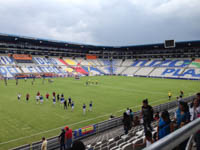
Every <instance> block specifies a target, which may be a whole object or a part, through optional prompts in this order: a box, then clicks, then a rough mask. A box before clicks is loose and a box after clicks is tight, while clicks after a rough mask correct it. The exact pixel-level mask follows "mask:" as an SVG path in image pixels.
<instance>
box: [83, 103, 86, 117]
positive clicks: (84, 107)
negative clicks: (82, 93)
mask: <svg viewBox="0 0 200 150" xmlns="http://www.w3.org/2000/svg"><path fill="white" fill-rule="evenodd" d="M85 112H86V105H85V104H83V115H85Z"/></svg>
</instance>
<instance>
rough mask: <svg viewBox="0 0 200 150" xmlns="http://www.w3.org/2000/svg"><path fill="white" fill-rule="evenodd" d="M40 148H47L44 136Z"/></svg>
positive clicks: (44, 149)
mask: <svg viewBox="0 0 200 150" xmlns="http://www.w3.org/2000/svg"><path fill="white" fill-rule="evenodd" d="M41 150H47V140H46V139H45V137H43V138H42V146H41Z"/></svg>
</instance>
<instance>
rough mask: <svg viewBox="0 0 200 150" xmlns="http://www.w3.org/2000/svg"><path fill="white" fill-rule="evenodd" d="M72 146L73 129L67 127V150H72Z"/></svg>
mask: <svg viewBox="0 0 200 150" xmlns="http://www.w3.org/2000/svg"><path fill="white" fill-rule="evenodd" d="M71 146H72V129H69V127H67V126H66V127H65V148H66V149H70V148H71Z"/></svg>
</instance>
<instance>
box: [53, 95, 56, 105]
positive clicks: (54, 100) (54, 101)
mask: <svg viewBox="0 0 200 150" xmlns="http://www.w3.org/2000/svg"><path fill="white" fill-rule="evenodd" d="M53 104H54V105H55V104H56V98H55V96H54V97H53Z"/></svg>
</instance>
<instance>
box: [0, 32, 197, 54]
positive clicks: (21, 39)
mask: <svg viewBox="0 0 200 150" xmlns="http://www.w3.org/2000/svg"><path fill="white" fill-rule="evenodd" d="M0 41H2V42H9V43H21V44H33V45H40V46H41V45H43V46H50V47H51V46H53V47H62V48H69V49H79V50H86V49H87V50H88V49H90V50H91V49H92V50H126V51H129V50H130V51H132V50H143V49H145V50H148V49H151V50H152V49H163V48H164V42H163V43H156V44H145V45H128V46H99V45H88V44H81V43H74V42H65V41H57V40H50V39H41V38H34V37H26V36H19V35H11V34H3V33H0ZM185 47H200V40H196V41H181V42H176V48H185Z"/></svg>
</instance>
